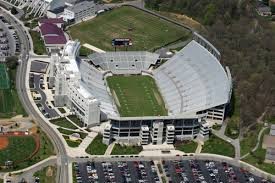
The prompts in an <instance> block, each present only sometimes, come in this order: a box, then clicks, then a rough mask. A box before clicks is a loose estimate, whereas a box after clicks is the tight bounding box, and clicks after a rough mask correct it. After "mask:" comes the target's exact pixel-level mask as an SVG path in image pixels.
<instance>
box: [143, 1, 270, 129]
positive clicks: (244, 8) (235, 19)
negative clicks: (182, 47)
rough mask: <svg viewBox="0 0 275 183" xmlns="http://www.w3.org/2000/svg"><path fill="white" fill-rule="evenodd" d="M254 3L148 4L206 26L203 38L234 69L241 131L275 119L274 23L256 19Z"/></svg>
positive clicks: (149, 2)
mask: <svg viewBox="0 0 275 183" xmlns="http://www.w3.org/2000/svg"><path fill="white" fill-rule="evenodd" d="M255 2H256V1H249V0H243V1H239V0H219V1H217V0H197V1H193V0H146V6H147V7H148V8H151V9H154V10H159V11H169V12H176V13H179V14H186V15H188V16H190V17H192V18H193V19H195V20H197V21H199V22H201V23H202V24H203V25H204V26H205V28H206V31H204V32H201V34H202V35H204V36H205V37H206V38H208V39H209V40H210V42H212V43H213V44H214V45H215V46H216V47H217V48H218V49H219V50H220V51H221V53H222V64H223V65H228V66H229V67H230V69H231V72H232V76H233V79H234V83H233V84H234V90H235V94H236V96H237V98H238V100H239V104H240V111H236V112H240V122H241V124H240V126H241V128H247V126H248V125H250V124H251V123H256V120H257V118H258V117H260V116H261V115H262V114H265V116H264V117H266V118H269V117H272V116H274V115H275V105H274V103H275V85H274V83H275V52H274V50H275V31H274V30H275V23H274V22H271V21H270V20H269V19H267V18H263V17H259V16H258V15H257V13H256V11H255ZM233 106H234V105H233ZM264 112H265V113H264ZM233 116H234V114H233Z"/></svg>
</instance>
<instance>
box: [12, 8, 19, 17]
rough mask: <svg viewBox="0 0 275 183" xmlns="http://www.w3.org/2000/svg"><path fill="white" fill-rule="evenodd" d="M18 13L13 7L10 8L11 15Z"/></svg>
mask: <svg viewBox="0 0 275 183" xmlns="http://www.w3.org/2000/svg"><path fill="white" fill-rule="evenodd" d="M17 13H18V11H17V9H16V8H15V7H12V8H11V14H13V15H16V14H17Z"/></svg>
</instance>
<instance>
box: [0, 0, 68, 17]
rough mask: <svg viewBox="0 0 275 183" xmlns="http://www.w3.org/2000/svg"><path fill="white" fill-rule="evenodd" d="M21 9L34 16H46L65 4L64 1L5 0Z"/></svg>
mask: <svg viewBox="0 0 275 183" xmlns="http://www.w3.org/2000/svg"><path fill="white" fill-rule="evenodd" d="M4 1H7V2H9V3H11V4H14V5H16V6H17V7H19V8H26V9H27V11H28V12H29V13H30V14H33V15H34V16H37V17H38V16H44V15H45V14H46V13H47V11H48V10H52V9H55V8H57V7H60V6H62V4H64V2H63V1H64V0H4Z"/></svg>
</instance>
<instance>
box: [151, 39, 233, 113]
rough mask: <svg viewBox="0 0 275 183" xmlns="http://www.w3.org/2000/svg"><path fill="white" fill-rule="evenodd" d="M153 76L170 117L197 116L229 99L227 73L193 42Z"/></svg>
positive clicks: (206, 51)
mask: <svg viewBox="0 0 275 183" xmlns="http://www.w3.org/2000/svg"><path fill="white" fill-rule="evenodd" d="M153 74H154V77H155V79H156V81H157V83H158V86H159V88H160V91H161V93H162V95H163V97H164V100H165V102H166V105H167V106H168V109H169V112H170V114H179V113H189V112H197V111H201V110H205V109H209V108H212V107H215V106H219V105H222V104H226V103H228V101H229V99H230V93H231V78H230V73H228V75H227V73H226V72H225V70H224V68H223V67H222V65H221V64H220V62H219V60H218V59H217V58H216V57H215V56H214V55H212V54H211V53H210V52H209V51H208V50H207V49H205V48H204V47H203V46H201V45H200V44H199V43H197V42H196V41H194V40H193V41H191V42H190V43H189V44H188V45H187V46H185V47H184V48H183V49H182V50H181V51H179V52H178V53H177V54H176V55H175V56H173V57H172V58H171V59H170V60H169V61H167V62H166V63H164V64H163V65H161V66H160V67H159V68H157V69H156V70H154V71H153Z"/></svg>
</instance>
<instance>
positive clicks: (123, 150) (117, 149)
mask: <svg viewBox="0 0 275 183" xmlns="http://www.w3.org/2000/svg"><path fill="white" fill-rule="evenodd" d="M141 151H142V147H141V146H121V145H119V144H116V145H115V146H114V148H113V150H112V153H111V155H130V154H139V153H140V152H141Z"/></svg>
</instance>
